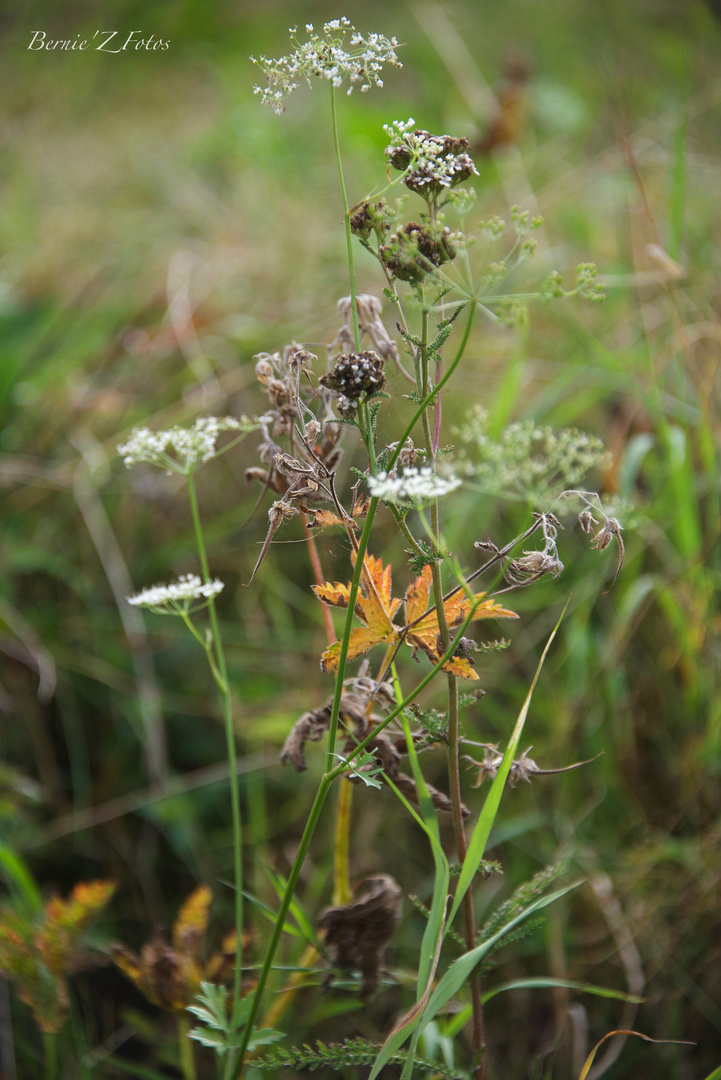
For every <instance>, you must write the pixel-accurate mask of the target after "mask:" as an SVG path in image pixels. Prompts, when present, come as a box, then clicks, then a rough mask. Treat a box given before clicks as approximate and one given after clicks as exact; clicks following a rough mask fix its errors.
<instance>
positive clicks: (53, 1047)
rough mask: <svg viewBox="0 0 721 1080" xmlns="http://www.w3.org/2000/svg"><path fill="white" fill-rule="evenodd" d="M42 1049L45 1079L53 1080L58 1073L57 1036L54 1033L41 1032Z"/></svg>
mask: <svg viewBox="0 0 721 1080" xmlns="http://www.w3.org/2000/svg"><path fill="white" fill-rule="evenodd" d="M43 1051H44V1054H45V1080H55V1077H56V1076H57V1075H58V1037H57V1035H55V1034H54V1033H52V1034H51V1033H49V1032H47V1031H44V1032H43Z"/></svg>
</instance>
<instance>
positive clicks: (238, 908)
mask: <svg viewBox="0 0 721 1080" xmlns="http://www.w3.org/2000/svg"><path fill="white" fill-rule="evenodd" d="M186 479H187V483H188V497H189V499H190V510H191V513H192V516H193V528H194V529H195V541H196V544H197V548H198V558H199V559H200V568H201V572H202V575H203V581H204V582H209V581H210V570H209V567H208V555H207V552H206V549H205V538H204V536H203V527H202V525H201V522H200V512H199V510H198V499H197V496H196V493H195V483H194V481H193V476H192V473H189V474H188V476H187V477H186ZM208 614H209V616H210V628H211V631H212V635H213V645H214V647H215V660H216V664H217V668H218V672H219V674H220V679H221V680H222V684H221V682H218V688H219V690H220V694H221V697H222V699H223V719H224V722H225V741H226V748H227V754H228V766H229V769H230V804H231V813H232V818H233V849H234V850H233V864H234V883H233V884H234V886H235V933H236V953H235V973H234V977H233V1002H234V1008H235V1007H237V1005H238V1003H239V1001H240V981H241V970H242V967H243V856H242V845H243V833H242V827H241V818H240V793H239V789H238V764H237V755H236V751H235V731H234V729H233V705H232V701H231V698H230V687H229V683H228V668H227V666H226V663H225V650H224V649H223V639H222V637H221V634H220V624H219V622H218V612H217V610H216V607H215V598H214V597H211V599H210V601H209V603H208ZM211 667H212V665H211ZM216 681H217V680H216ZM228 1064H230V1062H229V1063H228ZM227 1073H228V1070H227V1069H226V1075H227Z"/></svg>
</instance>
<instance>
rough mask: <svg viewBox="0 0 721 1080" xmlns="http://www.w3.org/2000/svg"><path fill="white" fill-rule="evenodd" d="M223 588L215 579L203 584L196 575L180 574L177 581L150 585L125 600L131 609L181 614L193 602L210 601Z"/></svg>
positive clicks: (221, 583)
mask: <svg viewBox="0 0 721 1080" xmlns="http://www.w3.org/2000/svg"><path fill="white" fill-rule="evenodd" d="M223 588H224V585H223V582H222V581H219V580H218V579H217V578H216V579H215V580H214V581H206V582H203V581H202V580H201V578H199V577H198V575H197V574H181V575H180V577H179V578H178V580H177V581H172V582H170V583H169V584H168V585H151V586H150V588H149V589H143V590H142V592H139V593H138V594H137V595H136V596H129V597H128V598H127V600H128V603H129V604H132V605H133V607H143V608H149V609H150V610H151V611H157V612H159V613H168V614H173V613H176V612H179V613H182V612H187V611H189V610H190V606H191V604H192V603H193V601H195V600H204V601H206V602H207V601H208V600H212V599H213V598H214V597H216V596H217V595H218V593H220V592H222V591H223Z"/></svg>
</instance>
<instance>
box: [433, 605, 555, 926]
mask: <svg viewBox="0 0 721 1080" xmlns="http://www.w3.org/2000/svg"><path fill="white" fill-rule="evenodd" d="M569 601H570V597H569V600H567V601H566V604H565V607H564V609H563V611H562V612H561V615H560V617H559V619H558V622H557V623H556V625H555V626H554V628H553V630H552V631H551V635H550V637H549V639H548V641H547V642H546V647H545V649H544V650H543V654H542V655H541V659H540V660H539V661H538V667H537V668H536V673H535V675H534V676H533V682H532V683H531V686H530V688H529V691H528V693H527V694H526V700H525V701H524V702H523V707H522V708H521V711H520V712H519V714H518V718H517V720H516V725H515V727H514V729H513V734H512V735H511V739H510V742H509V743H508V746H507V747H506V752H505V754H504V755H503V761H502V762H501V764H500V766H499V769H498V773H497V774H496V778H495V780H494V781H493V784H492V785H491V790H490V791H489V793H488V795H487V796H486V801H485V802H484V804H483V809H482V810H481V813H480V815H479V818H478V821H477V822H476V826H475V828H474V830H473V835H472V836H471V840H470V843H469V845H468V850H467V852H466V857H465V859H464V860H463V866H462V868H461V874H460V877H459V879H458V886H457V888H456V894H455V896H454V898H453V906H452V907H451V913H450V915H449V917H448V921H447V923H446V926H450V925H451V923H452V922H453V919H454V917H455V915H456V912H457V911H458V908H459V907H460V905H461V902H462V900H463V897H464V896H465V894H466V892H467V890H468V888H469V887H470V884H471V882H472V881H473V879H474V877H475V876H476V872H477V870H478V867H479V866H480V865H481V862H482V860H483V856H484V854H485V851H486V844H487V843H488V837H489V836H490V834H491V829H492V828H493V823H494V821H495V820H496V815H497V813H498V808H499V806H500V805H501V796H502V795H503V788H504V786H505V783H506V778H507V776H508V773H509V772H510V769H511V765H512V764H513V759H514V757H515V756H516V751H517V750H518V744H519V743H520V741H521V735H522V734H523V726H524V724H525V722H526V717H527V716H528V709H529V707H530V704H531V698H532V697H533V691H534V690H535V688H536V683H537V682H538V677H539V675H540V674H541V669H542V667H543V665H544V662H545V660H546V657H547V656H548V651H549V649H550V648H551V643H552V642H553V639H554V638H555V636H556V633H557V632H558V628H559V626H560V625H561V619H562V618H563V616H564V615H565V613H566V608H567V607H568V604H569Z"/></svg>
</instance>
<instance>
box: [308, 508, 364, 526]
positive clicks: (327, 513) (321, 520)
mask: <svg viewBox="0 0 721 1080" xmlns="http://www.w3.org/2000/svg"><path fill="white" fill-rule="evenodd" d="M311 513H312V515H313V520H312V521H309V522H308V524H309V525H312V526H313V528H314V529H327V528H328V526H330V525H342V526H343V528H344V529H345V528H348V526H351V527H352V528H354V529H356V528H358V526H357V525H356V523H355V521H353V519H352V518H346V519H345V520H344V519H343V518H341V517H338V515H337V514H334V513H333V512H332V511H331V510H312V511H311Z"/></svg>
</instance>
